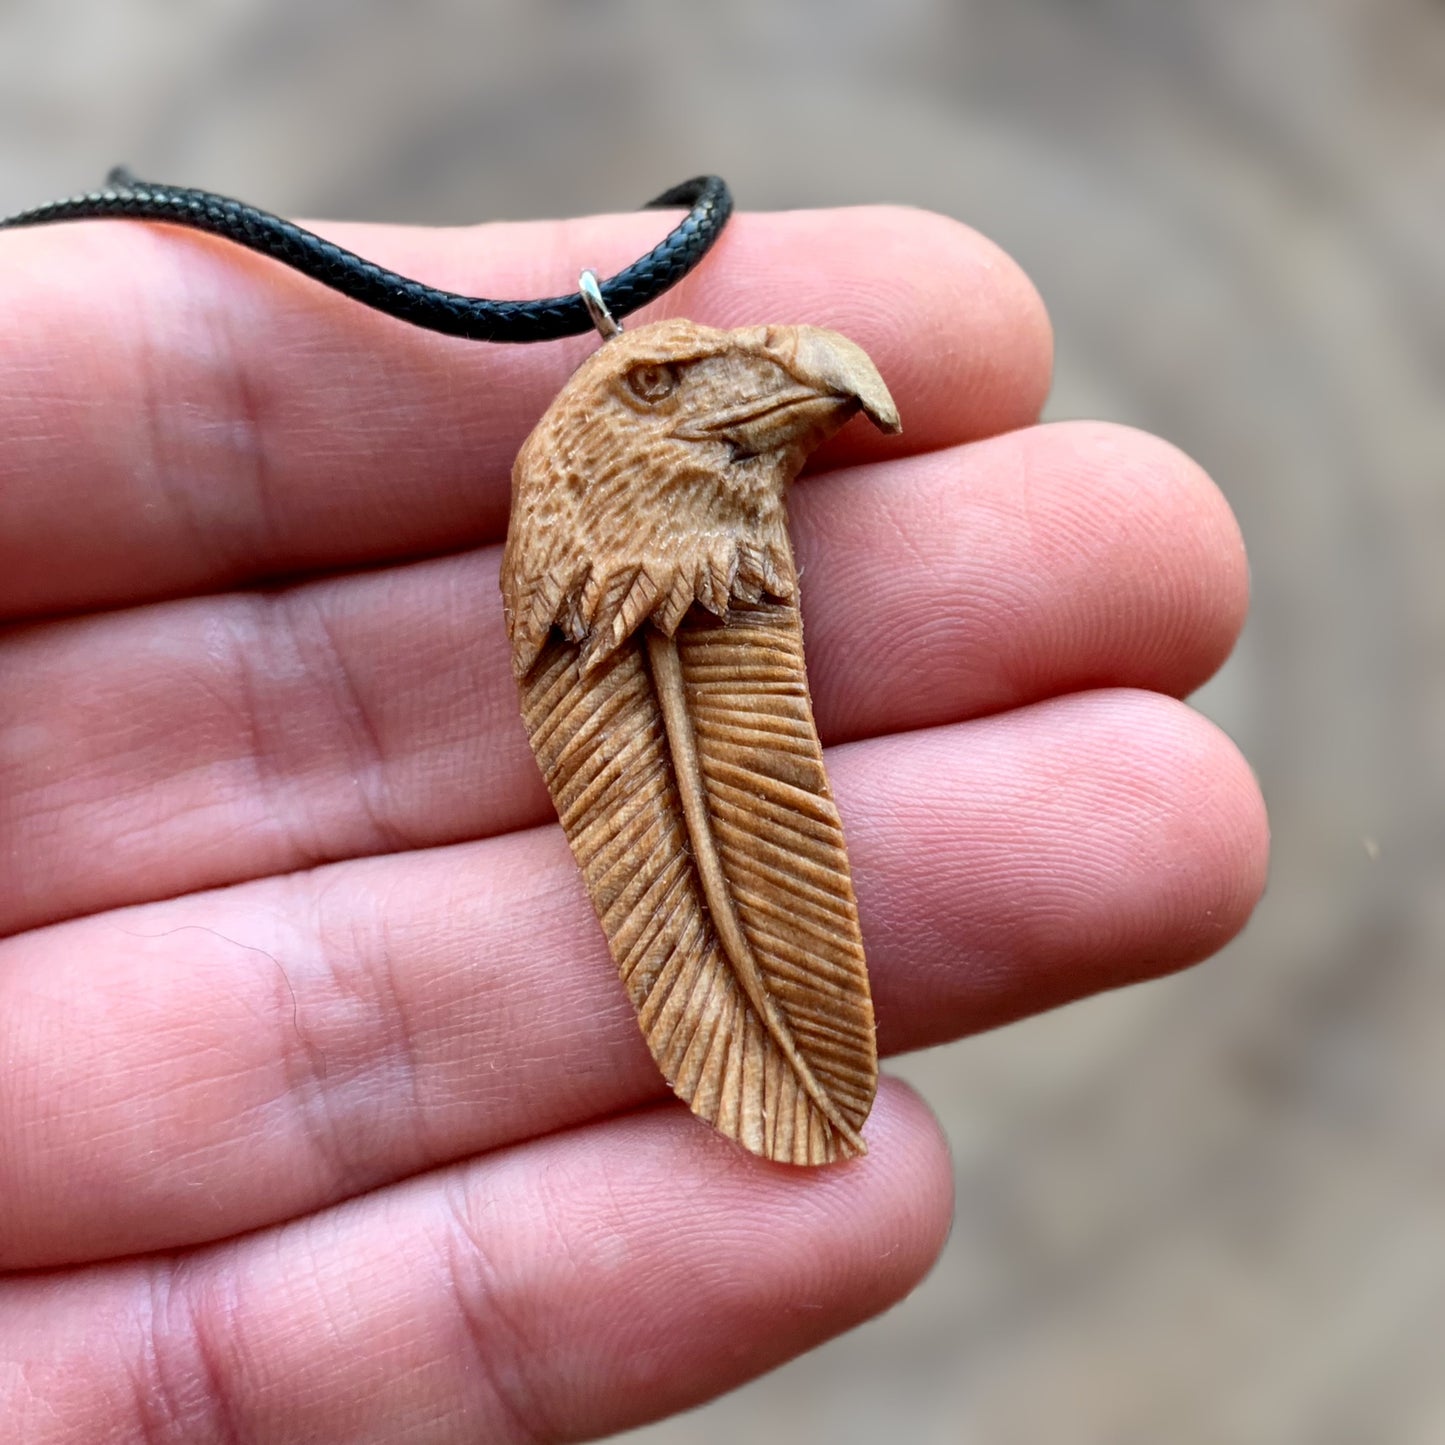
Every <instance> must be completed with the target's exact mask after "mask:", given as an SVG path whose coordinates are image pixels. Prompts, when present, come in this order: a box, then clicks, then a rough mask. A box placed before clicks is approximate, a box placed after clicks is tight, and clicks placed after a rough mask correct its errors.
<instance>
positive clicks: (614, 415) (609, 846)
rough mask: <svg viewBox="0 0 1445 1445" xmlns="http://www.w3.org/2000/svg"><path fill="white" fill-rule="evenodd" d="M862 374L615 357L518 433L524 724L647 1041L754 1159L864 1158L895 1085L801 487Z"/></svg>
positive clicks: (698, 343)
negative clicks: (877, 1006) (877, 1115)
mask: <svg viewBox="0 0 1445 1445" xmlns="http://www.w3.org/2000/svg"><path fill="white" fill-rule="evenodd" d="M859 410H862V411H864V412H865V413H866V414H867V415H869V416H870V417H871V418H872V419H873V420H874V422H875V423H876V424H877V425H879V426H881V427H884V428H886V429H889V430H896V429H897V425H898V421H897V414H896V412H895V411H894V409H893V404H892V401H891V399H890V398H889V396H888V393H887V391H886V389H885V388H884V386H883V383H882V380H881V379H880V378H879V376H878V373H877V371H876V370H875V369H874V367H873V365H872V363H871V362H870V361H869V360H868V359H867V357H866V356H865V355H864V354H863V352H862V351H861V350H859V349H858V348H857V347H856V346H854V345H853V344H852V343H851V342H848V341H847V340H845V339H844V338H843V337H840V336H836V335H834V334H833V333H831V332H825V331H819V330H816V329H814V328H808V327H783V326H774V327H757V328H751V329H748V330H744V331H735V332H721V331H714V330H710V329H709V328H706V327H700V326H695V325H693V324H691V323H688V322H679V321H673V322H662V323H659V324H657V325H655V326H650V327H646V328H642V329H640V330H638V331H635V332H626V333H624V334H623V335H621V336H619V337H617V338H615V339H613V340H612V341H609V342H608V343H607V344H606V345H604V346H603V347H602V348H601V349H600V350H599V351H598V352H597V353H596V354H595V355H594V356H593V357H591V358H590V359H589V360H588V361H587V362H586V363H584V365H583V366H582V367H581V368H579V370H578V371H577V372H576V374H575V375H574V376H573V377H572V379H571V381H570V382H569V383H568V385H567V387H566V388H565V389H564V390H563V392H562V393H561V395H560V396H559V397H558V398H557V400H556V401H555V402H554V403H553V405H552V407H551V408H550V409H549V410H548V412H547V414H546V415H545V416H544V417H543V418H542V420H541V422H539V424H538V426H537V428H536V430H535V431H534V432H533V433H532V435H531V437H529V438H528V440H527V442H526V444H525V445H524V446H523V448H522V451H521V454H520V455H519V457H518V459H517V465H516V468H515V470H514V474H513V502H512V525H511V529H510V532H509V535H508V542H507V551H506V556H505V559H504V562H503V570H502V589H503V596H504V600H505V604H506V610H507V622H508V628H509V632H510V636H511V640H512V647H513V661H514V665H515V668H516V672H517V676H518V682H519V688H520V692H521V698H522V714H523V719H524V722H525V724H526V727H527V731H528V735H529V737H530V738H531V742H532V747H533V750H534V752H535V753H536V755H537V759H538V762H539V763H540V765H541V768H542V772H543V775H544V777H545V778H546V781H547V786H548V788H549V790H550V791H551V794H552V798H553V801H554V802H555V804H556V807H557V812H558V816H559V818H560V819H561V822H562V826H563V828H564V829H565V831H566V833H567V836H568V839H569V841H570V842H571V845H572V850H573V853H574V855H575V856H576V858H577V861H578V864H579V866H580V868H581V870H582V875H583V878H584V880H585V882H586V885H587V889H588V892H589V894H590V895H591V898H592V902H593V906H594V907H595V908H596V910H597V916H598V918H599V920H600V921H601V923H602V927H603V931H604V932H605V934H606V936H607V940H608V944H609V946H610V948H611V951H612V955H613V958H614V959H615V961H616V963H617V966H618V970H619V972H620V974H621V976H622V980H623V983H624V985H625V987H626V988H627V991H628V994H629V996H630V998H631V999H632V1003H633V1005H634V1007H635V1008H636V1010H637V1016H638V1021H639V1023H640V1025H641V1028H642V1032H643V1035H644V1037H645V1038H646V1039H647V1042H648V1045H649V1047H650V1048H651V1050H652V1053H653V1056H654V1058H656V1060H657V1062H658V1065H659V1067H660V1068H661V1070H662V1072H663V1074H664V1076H665V1077H666V1079H667V1081H668V1083H669V1084H670V1085H671V1087H672V1088H673V1089H674V1090H675V1092H676V1093H677V1094H678V1095H679V1096H680V1097H681V1098H683V1099H684V1100H686V1101H687V1103H688V1104H689V1105H690V1106H691V1107H692V1109H693V1111H694V1112H695V1113H697V1114H698V1115H699V1116H700V1117H702V1118H704V1119H706V1120H708V1121H709V1122H710V1123H712V1124H714V1125H715V1126H716V1127H717V1128H718V1129H720V1130H722V1131H723V1132H724V1133H725V1134H728V1135H729V1136H731V1137H732V1138H735V1139H737V1140H738V1141H739V1142H741V1143H742V1144H743V1145H745V1146H746V1147H747V1148H749V1149H751V1150H753V1151H754V1152H755V1153H758V1154H761V1155H764V1156H766V1157H768V1158H771V1159H775V1160H779V1161H783V1162H788V1163H794V1164H823V1163H828V1162H831V1161H833V1160H836V1159H841V1158H848V1157H850V1156H852V1155H855V1154H858V1153H861V1152H863V1151H864V1149H865V1147H866V1146H865V1145H864V1142H863V1137H862V1134H861V1129H862V1125H863V1122H864V1120H865V1119H866V1118H867V1115H868V1111H869V1108H870V1107H871V1105H872V1100H873V1094H874V1091H875V1089H876V1086H877V1052H876V1047H875V1043H874V1030H873V1009H872V1003H871V999H870V996H869V990H868V974H867V968H866V964H865V960H864V956H863V945H862V937H861V934H860V931H859V926H858V913H857V906H856V903H855V901H854V896H853V887H852V882H851V879H850V877H849V872H848V858H847V853H846V850H845V847H844V840H843V831H842V827H841V824H840V822H839V819H838V814H837V810H836V808H835V807H834V805H833V801H832V796H831V793H830V790H829V787H828V779H827V774H826V772H825V770H824V767H823V755H822V748H821V746H820V744H819V741H818V734H817V729H816V726H815V725H814V722H813V714H812V707H811V704H810V702H809V697H808V687H807V677H806V674H805V671H804V663H803V645H802V623H801V618H800V615H799V610H798V584H797V572H796V568H795V567H794V564H793V557H792V549H791V545H790V543H789V539H788V533H787V526H786V505H785V492H786V488H787V485H788V483H789V482H791V481H792V479H793V477H794V476H795V475H796V473H797V471H798V468H799V467H800V466H801V465H802V462H803V460H804V458H805V457H806V456H807V454H808V452H809V451H811V450H812V449H813V447H815V446H817V445H818V444H819V443H820V442H821V441H823V440H824V439H825V438H826V437H828V436H830V435H831V434H832V433H833V432H835V431H836V430H837V429H838V428H839V427H840V426H842V425H843V423H844V422H845V421H847V419H848V418H849V417H850V416H852V415H853V414H855V413H856V412H858V411H859Z"/></svg>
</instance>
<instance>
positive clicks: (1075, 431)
mask: <svg viewBox="0 0 1445 1445" xmlns="http://www.w3.org/2000/svg"><path fill="white" fill-rule="evenodd" d="M795 502H796V506H795V508H794V514H795V522H796V526H795V530H796V532H797V538H798V555H799V559H800V563H801V566H802V569H803V579H804V608H805V620H806V624H807V628H806V637H807V649H808V668H809V677H810V680H811V685H812V688H813V692H814V700H815V705H816V710H817V715H818V723H819V727H820V729H821V732H822V735H823V737H824V740H825V741H840V740H843V739H847V738H856V737H865V736H876V735H879V734H882V733H885V732H889V731H902V730H905V729H909V728H918V727H928V726H933V725H937V724H940V723H946V722H952V721H956V720H960V719H964V718H968V717H973V716H977V715H979V714H981V713H986V712H993V711H998V710H1001V709H1004V708H1008V707H1012V706H1017V705H1018V704H1020V703H1026V702H1031V701H1035V700H1037V699H1038V698H1041V697H1047V696H1049V695H1051V694H1054V693H1057V692H1063V691H1069V690H1073V689H1077V688H1080V687H1085V686H1122V687H1142V688H1149V689H1155V690H1158V691H1163V692H1171V693H1185V692H1188V691H1189V690H1191V689H1192V688H1194V687H1196V686H1198V685H1199V683H1201V682H1202V681H1203V680H1204V679H1205V678H1206V677H1208V676H1209V674H1210V673H1211V672H1213V670H1214V669H1215V668H1216V667H1217V666H1218V665H1219V663H1220V661H1222V659H1223V658H1224V656H1225V655H1226V654H1227V652H1228V651H1229V648H1230V646H1231V645H1232V643H1233V641H1234V638H1235V635H1236V634H1237V632H1238V629H1239V626H1240V623H1241V621H1242V619H1243V616H1244V608H1245V602H1246V593H1247V588H1248V583H1247V575H1246V569H1245V561H1244V551H1243V548H1242V546H1241V543H1240V539H1239V533H1238V529H1237V528H1236V526H1235V523H1234V520H1233V518H1232V517H1231V515H1230V513H1229V509H1228V506H1227V505H1226V504H1225V502H1224V500H1223V498H1222V497H1221V496H1220V494H1219V492H1218V490H1217V489H1216V488H1215V487H1214V485H1213V484H1212V483H1211V482H1210V481H1209V480H1208V478H1207V477H1205V476H1204V474H1203V473H1202V472H1201V471H1200V470H1199V469H1198V468H1197V467H1195V466H1194V465H1193V464H1192V463H1191V462H1189V461H1188V460H1187V459H1186V458H1184V457H1182V456H1181V455H1180V454H1179V453H1178V452H1176V451H1175V450H1173V449H1172V448H1170V447H1167V446H1166V445H1165V444H1164V443H1162V442H1159V441H1156V440H1154V439H1153V438H1150V437H1147V436H1145V435H1143V434H1141V433H1137V432H1131V431H1126V430H1123V429H1120V428H1116V427H1105V426H1099V425H1083V424H1070V425H1060V426H1053V427H1044V428H1037V429H1034V430H1032V431H1025V432H1018V433H1013V434H1011V435H1009V436H1006V437H1000V438H996V439H994V440H991V441H988V442H984V443H979V444H977V445H975V446H972V447H968V448H963V449H958V450H950V451H947V452H939V453H934V454H931V455H930V456H927V457H916V458H911V459H907V460H903V461H897V462H890V463H885V464H880V465H877V466H870V467H859V468H854V469H851V470H849V471H846V472H842V473H838V474H835V475H832V476H830V477H827V478H819V479H817V480H816V481H814V482H810V483H808V484H806V485H804V486H802V487H800V488H799V489H798V491H797V493H796V496H795ZM496 569H497V556H496V553H495V551H491V552H488V553H483V554H476V555H471V556H465V557H460V558H452V559H447V560H443V561H437V562H432V563H427V564H421V565H417V566H414V567H412V568H410V569H401V570H394V571H386V572H376V573H371V574H367V575H363V576H359V577H346V578H335V579H328V580H325V581H321V582H315V583H310V584H307V585H305V586H302V587H299V588H293V589H291V590H289V591H285V592H282V593H280V594H276V595H260V596H258V595H254V594H237V595H233V596H231V597H228V598H225V599H216V600H212V599H205V600H192V601H188V602H178V603H172V604H167V605H165V606H162V607H159V608H153V609H146V610H139V609H138V610H135V611H132V612H128V613H123V614H119V615H116V616H110V617H103V618H95V619H89V620H85V621H80V622H68V623H64V624H51V625H46V626H42V627H38V628H31V629H26V630H23V631H21V632H19V633H17V634H14V635H12V637H11V638H10V639H9V641H8V642H5V643H0V677H3V678H5V679H6V684H5V687H6V695H7V696H6V698H5V699H4V700H0V837H3V838H4V839H5V841H6V843H7V844H8V846H9V849H10V856H11V857H12V858H13V860H14V862H13V863H12V865H11V868H10V869H9V871H8V873H7V874H6V876H5V877H4V878H3V879H0V928H6V929H10V930H14V929H18V928H20V927H31V926H35V925H37V924H39V923H44V922H49V921H52V920H54V919H56V918H59V917H64V916H69V915H73V914H75V913H79V912H85V911H90V910H94V909H98V908H103V907H113V906H117V905H119V904H124V903H129V902H137V901H141V900H143V899H146V898H155V897H165V896H170V895H173V894H175V893H179V892H185V891H188V890H192V889H197V888H204V887H213V886H216V885H219V884H222V883H226V882H232V881H236V880H239V879H243V878H247V877H255V876H258V875H260V874H264V873H271V872H284V871H288V870H291V869H295V868H299V867H304V866H307V865H309V864H312V863H315V862H317V861H320V860H326V859H335V858H341V857H351V856H358V855H361V854H366V853H375V852H387V851H396V850H398V849H401V848H405V847H424V846H433V845H436V844H440V843H447V842H451V841H455V840H458V839H462V838H467V837H477V836H481V835H484V834H489V833H495V832H501V831H505V830H507V829H510V828H519V827H527V826H531V825H533V824H536V823H540V822H542V821H544V820H546V819H547V818H549V817H550V816H551V806H550V804H549V802H548V801H547V798H546V795H545V792H544V791H543V788H542V785H541V781H540V778H539V775H538V772H537V769H536V766H535V764H534V763H533V761H532V757H531V754H530V752H529V750H528V748H527V744H526V741H525V737H524V735H523V731H522V728H521V725H520V723H519V721H518V711H517V701H516V691H515V688H514V685H513V682H512V678H511V667H510V662H509V654H508V650H507V643H506V639H505V636H504V632H503V627H502V620H501V608H500V603H499V600H498V592H497V580H496Z"/></svg>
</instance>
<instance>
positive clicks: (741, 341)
mask: <svg viewBox="0 0 1445 1445" xmlns="http://www.w3.org/2000/svg"><path fill="white" fill-rule="evenodd" d="M733 338H734V340H735V341H736V343H737V345H738V350H739V352H740V353H741V356H742V357H744V358H746V359H747V360H746V362H745V370H744V375H750V376H751V378H752V383H753V384H752V386H751V387H749V388H748V391H749V394H748V395H747V396H746V397H745V398H744V399H742V400H740V401H738V402H736V403H735V404H733V405H732V406H729V407H727V408H726V409H725V410H723V411H721V412H714V413H712V414H711V415H710V416H707V417H705V418H703V419H701V420H700V421H697V422H692V423H685V424H684V425H682V426H680V427H678V428H677V430H676V433H675V434H676V435H677V436H680V437H686V438H690V439H695V440H703V439H709V438H710V439H718V440H722V441H726V442H728V443H729V444H730V445H731V446H732V447H733V448H734V450H735V452H736V453H737V454H739V455H742V456H761V455H763V454H764V453H769V452H771V453H795V454H797V455H799V456H800V457H801V455H803V454H806V453H807V452H809V451H811V450H812V449H813V448H814V447H816V446H818V445H819V444H820V443H821V442H823V441H825V440H826V439H827V438H828V437H830V436H832V435H833V433H834V432H836V431H838V430H839V429H840V428H841V427H842V426H843V424H844V423H845V422H846V421H847V420H848V419H849V417H851V416H853V415H854V414H855V413H856V412H859V411H861V412H863V414H864V415H865V416H867V417H868V418H869V420H870V421H872V422H873V424H874V425H875V426H877V427H878V428H879V429H880V430H882V431H885V432H896V431H898V430H899V429H900V428H899V424H898V408H897V407H895V406H894V405H893V398H892V397H891V396H889V394H888V388H887V387H886V386H884V384H883V378H882V377H881V376H879V374H878V368H877V367H876V366H874V365H873V363H872V362H871V361H870V360H869V359H868V355H867V353H866V352H865V351H864V350H863V348H862V347H861V346H857V345H855V344H854V343H853V342H851V341H849V340H848V338H847V337H846V336H840V335H839V334H838V333H837V332H836V331H824V330H823V329H822V328H821V327H817V326H766V327H762V326H760V327H757V328H756V329H754V330H752V331H740V332H734V333H733Z"/></svg>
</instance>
